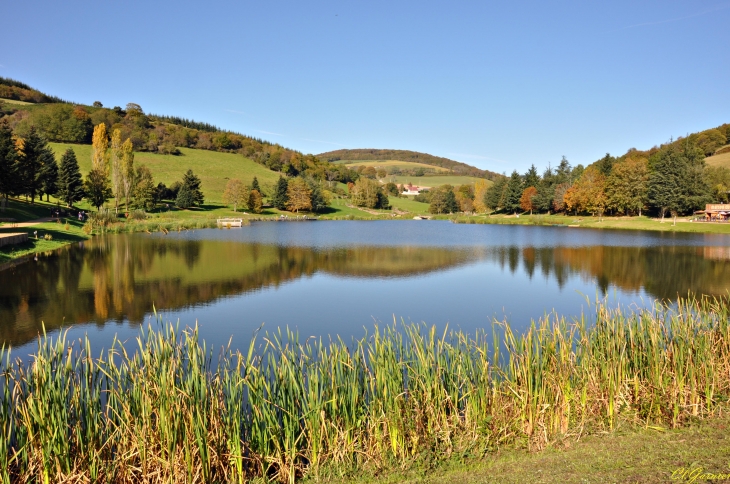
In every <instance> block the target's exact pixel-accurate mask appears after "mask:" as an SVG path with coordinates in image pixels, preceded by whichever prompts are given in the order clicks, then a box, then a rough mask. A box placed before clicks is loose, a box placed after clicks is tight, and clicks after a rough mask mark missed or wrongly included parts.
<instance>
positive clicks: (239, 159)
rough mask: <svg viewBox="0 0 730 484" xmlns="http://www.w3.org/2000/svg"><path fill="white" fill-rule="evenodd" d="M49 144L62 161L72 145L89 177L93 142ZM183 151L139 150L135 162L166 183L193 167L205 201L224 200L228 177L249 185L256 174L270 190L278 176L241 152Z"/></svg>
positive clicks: (266, 188) (81, 167)
mask: <svg viewBox="0 0 730 484" xmlns="http://www.w3.org/2000/svg"><path fill="white" fill-rule="evenodd" d="M50 145H51V147H52V148H53V151H54V152H55V153H56V158H57V159H59V160H60V158H61V155H62V154H63V152H64V151H66V149H68V148H69V147H71V148H73V150H74V151H75V152H76V158H77V159H78V161H79V168H80V169H81V173H82V174H83V175H84V176H86V174H87V173H88V172H89V170H90V169H91V145H75V144H67V143H50ZM180 151H181V152H182V155H180V156H174V155H159V154H155V153H145V152H136V153H135V154H134V163H135V165H136V166H139V165H146V166H147V167H148V168H149V169H150V170H151V171H152V176H153V177H154V179H155V183H159V182H163V183H165V184H166V185H167V186H170V185H171V184H172V183H173V182H175V181H180V180H182V177H183V174H184V173H185V172H186V171H187V170H188V168H190V169H192V170H193V172H194V173H195V174H196V175H198V176H199V177H200V180H201V182H202V183H201V184H202V189H203V194H204V195H205V201H206V203H208V202H211V203H221V201H222V200H223V191H224V190H225V188H226V183H227V182H228V179H229V178H238V179H239V180H241V181H242V182H243V183H245V184H247V185H248V184H250V183H251V181H252V180H253V177H254V176H255V177H257V178H258V181H259V183H260V184H261V188H262V189H263V190H264V192H267V191H271V189H272V188H273V186H274V184H275V183H276V181H277V180H278V179H279V174H278V173H276V172H273V171H271V170H269V169H268V168H266V167H265V166H262V165H259V164H258V163H256V162H254V161H253V160H250V159H248V158H244V157H243V156H241V155H239V154H235V153H219V152H217V151H207V150H193V149H189V148H180Z"/></svg>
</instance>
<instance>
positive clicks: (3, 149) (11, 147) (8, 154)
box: [0, 120, 17, 211]
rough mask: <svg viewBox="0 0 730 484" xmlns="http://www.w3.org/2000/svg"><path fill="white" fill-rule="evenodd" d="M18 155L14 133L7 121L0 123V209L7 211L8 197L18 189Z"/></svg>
mask: <svg viewBox="0 0 730 484" xmlns="http://www.w3.org/2000/svg"><path fill="white" fill-rule="evenodd" d="M16 158H17V153H16V151H15V144H14V143H13V131H12V130H11V129H10V126H9V125H8V123H7V121H5V120H2V121H0V197H1V199H0V208H2V210H3V211H5V206H6V204H7V202H8V197H9V196H10V195H13V194H14V193H15V192H16V189H17V176H16V173H15V160H16Z"/></svg>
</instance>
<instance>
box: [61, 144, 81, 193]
mask: <svg viewBox="0 0 730 484" xmlns="http://www.w3.org/2000/svg"><path fill="white" fill-rule="evenodd" d="M58 197H59V198H60V199H61V200H63V201H64V202H65V203H66V205H67V206H68V207H73V204H74V203H75V202H78V201H79V200H81V199H82V198H84V183H83V180H82V179H81V171H80V170H79V163H78V160H77V159H76V153H75V152H74V150H73V148H69V149H67V150H66V152H65V153H64V154H63V156H62V157H61V167H60V168H59V173H58Z"/></svg>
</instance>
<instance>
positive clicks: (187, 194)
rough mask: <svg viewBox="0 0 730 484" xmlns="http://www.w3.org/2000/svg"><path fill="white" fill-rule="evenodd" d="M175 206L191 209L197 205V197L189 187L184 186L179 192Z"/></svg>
mask: <svg viewBox="0 0 730 484" xmlns="http://www.w3.org/2000/svg"><path fill="white" fill-rule="evenodd" d="M175 205H177V206H178V207H180V208H190V207H192V206H193V205H195V195H194V194H193V192H192V190H190V187H189V186H188V185H185V184H183V185H182V186H181V187H180V190H179V191H178V192H177V198H176V199H175Z"/></svg>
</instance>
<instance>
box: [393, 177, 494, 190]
mask: <svg viewBox="0 0 730 484" xmlns="http://www.w3.org/2000/svg"><path fill="white" fill-rule="evenodd" d="M477 180H482V178H476V177H473V176H461V175H437V176H404V175H396V176H387V177H386V178H384V181H393V182H394V183H398V184H401V183H406V184H407V183H412V184H414V185H418V186H419V187H423V186H426V187H437V186H439V185H446V184H449V185H453V186H457V185H466V184H474V183H475V182H476V181H477ZM486 182H487V185H491V184H492V182H491V181H489V180H486Z"/></svg>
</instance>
